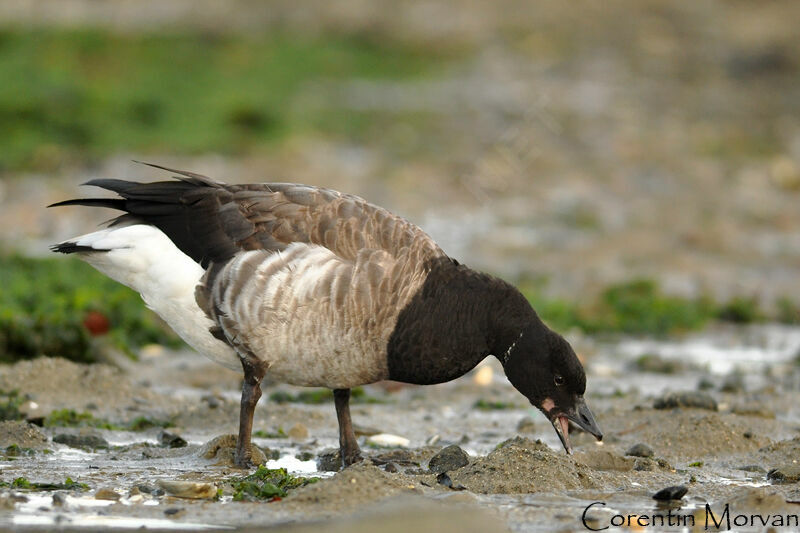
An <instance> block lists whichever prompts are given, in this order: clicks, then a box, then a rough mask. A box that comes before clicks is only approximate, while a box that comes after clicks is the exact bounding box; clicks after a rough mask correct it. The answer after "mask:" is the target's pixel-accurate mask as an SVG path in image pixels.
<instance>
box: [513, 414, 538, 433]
mask: <svg viewBox="0 0 800 533" xmlns="http://www.w3.org/2000/svg"><path fill="white" fill-rule="evenodd" d="M517 431H519V432H520V433H533V432H534V431H536V422H534V421H533V418H531V417H529V416H523V417H522V418H521V419H520V421H519V422H518V423H517Z"/></svg>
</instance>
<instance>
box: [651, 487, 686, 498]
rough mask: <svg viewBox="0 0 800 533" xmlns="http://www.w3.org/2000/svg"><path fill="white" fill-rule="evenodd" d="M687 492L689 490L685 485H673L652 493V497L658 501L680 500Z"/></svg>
mask: <svg viewBox="0 0 800 533" xmlns="http://www.w3.org/2000/svg"><path fill="white" fill-rule="evenodd" d="M687 492H689V488H688V487H686V486H685V485H673V486H671V487H665V488H663V489H661V490H660V491H658V492H656V493H655V494H653V499H654V500H659V501H669V500H680V499H681V498H683V497H684V496H686V493H687Z"/></svg>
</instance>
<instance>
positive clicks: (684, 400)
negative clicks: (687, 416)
mask: <svg viewBox="0 0 800 533" xmlns="http://www.w3.org/2000/svg"><path fill="white" fill-rule="evenodd" d="M653 407H654V408H655V409H673V408H675V407H696V408H698V409H708V410H709V411H716V410H717V402H716V400H714V398H712V397H711V395H710V394H708V393H706V392H701V391H685V392H668V393H666V394H665V395H664V396H662V397H660V398H657V399H656V401H655V402H654V403H653Z"/></svg>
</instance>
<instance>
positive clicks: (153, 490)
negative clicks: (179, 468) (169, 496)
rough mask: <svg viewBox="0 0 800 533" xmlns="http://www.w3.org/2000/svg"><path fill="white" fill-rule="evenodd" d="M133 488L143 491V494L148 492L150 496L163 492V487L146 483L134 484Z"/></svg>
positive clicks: (159, 494) (162, 493) (161, 494)
mask: <svg viewBox="0 0 800 533" xmlns="http://www.w3.org/2000/svg"><path fill="white" fill-rule="evenodd" d="M134 488H136V489H138V490H139V492H144V493H145V494H149V495H151V496H163V495H164V494H165V492H164V489H160V488H158V487H155V486H153V485H147V484H144V483H143V484H141V485H136V487H134Z"/></svg>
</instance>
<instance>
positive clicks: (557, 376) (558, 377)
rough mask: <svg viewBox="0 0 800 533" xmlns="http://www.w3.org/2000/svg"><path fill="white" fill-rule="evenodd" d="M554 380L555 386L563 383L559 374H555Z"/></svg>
mask: <svg viewBox="0 0 800 533" xmlns="http://www.w3.org/2000/svg"><path fill="white" fill-rule="evenodd" d="M554 381H555V382H556V386H557V387H560V386H561V385H563V384H564V376H562V375H561V374H556V375H555V379H554Z"/></svg>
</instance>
